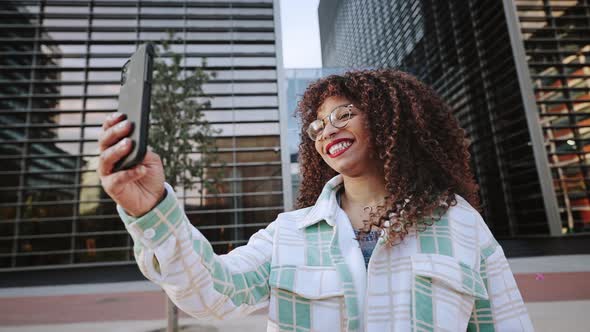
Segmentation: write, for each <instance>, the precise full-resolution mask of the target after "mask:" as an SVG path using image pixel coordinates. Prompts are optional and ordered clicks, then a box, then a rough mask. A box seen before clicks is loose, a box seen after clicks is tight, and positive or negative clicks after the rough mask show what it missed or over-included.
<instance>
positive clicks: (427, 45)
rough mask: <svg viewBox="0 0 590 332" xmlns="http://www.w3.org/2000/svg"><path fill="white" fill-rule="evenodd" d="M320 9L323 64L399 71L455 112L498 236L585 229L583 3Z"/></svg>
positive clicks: (587, 84) (348, 1) (587, 22)
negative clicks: (428, 88) (432, 90)
mask: <svg viewBox="0 0 590 332" xmlns="http://www.w3.org/2000/svg"><path fill="white" fill-rule="evenodd" d="M318 12H319V17H321V19H320V36H321V44H322V60H323V65H324V66H330V67H349V66H352V67H359V66H373V67H393V68H400V69H402V70H406V71H409V72H411V73H413V74H414V75H416V76H417V77H419V78H420V79H421V80H423V81H424V82H426V83H427V84H430V85H431V86H433V87H434V88H435V90H437V91H438V92H439V93H440V94H441V95H442V96H443V97H444V99H445V100H446V101H447V102H448V103H449V104H450V105H451V107H452V108H453V110H454V111H455V115H456V116H457V118H458V119H459V121H460V122H461V124H462V126H463V127H464V128H465V129H466V131H467V133H468V135H469V137H470V140H471V153H472V163H473V168H474V171H475V175H476V177H477V181H478V182H479V184H480V186H481V189H480V195H481V198H482V203H483V205H482V208H483V212H484V217H485V219H486V221H487V222H488V224H489V225H490V228H491V229H492V230H493V231H494V233H495V234H496V235H497V236H499V237H504V238H516V237H522V236H529V235H552V236H557V235H562V234H569V233H583V232H588V231H590V191H589V190H588V189H589V187H588V185H590V177H589V173H588V167H590V164H589V163H588V161H587V156H588V153H590V138H589V137H590V136H589V135H590V132H589V131H588V127H589V125H588V123H587V122H588V121H587V119H588V116H589V114H590V112H588V110H589V107H590V94H589V93H590V67H589V65H588V59H589V57H588V55H589V51H590V2H588V1H586V0H580V1H556V0H544V1H543V0H538V1H518V0H517V1H510V0H504V1H494V0H468V1H450V2H448V1H447V2H440V1H434V0H422V1H399V0H398V1H360V0H344V1H336V0H321V1H320V5H319V9H318ZM587 136H588V137H587Z"/></svg>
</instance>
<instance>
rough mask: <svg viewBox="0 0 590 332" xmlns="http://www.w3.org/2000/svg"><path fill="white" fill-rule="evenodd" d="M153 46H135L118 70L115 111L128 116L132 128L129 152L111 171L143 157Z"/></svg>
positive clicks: (147, 127)
mask: <svg viewBox="0 0 590 332" xmlns="http://www.w3.org/2000/svg"><path fill="white" fill-rule="evenodd" d="M153 61H154V47H153V46H152V45H151V44H150V43H146V44H143V45H141V46H139V47H138V48H137V50H136V51H135V53H133V55H132V56H131V58H129V60H127V62H126V63H125V65H124V66H123V69H122V70H121V90H120V92H119V107H118V111H119V112H120V113H123V114H125V115H126V116H127V120H129V121H130V122H131V123H132V125H133V128H132V130H131V132H130V133H129V135H128V137H129V138H131V142H132V146H133V147H132V150H131V152H130V153H129V154H128V155H127V156H125V157H124V158H123V159H121V160H120V161H119V162H117V163H116V164H115V166H114V169H113V171H115V172H116V171H120V170H124V169H129V168H131V167H133V166H135V165H137V164H139V163H140V162H141V161H142V160H143V158H144V157H145V153H146V151H147V144H148V129H149V121H150V98H151V93H152V67H153Z"/></svg>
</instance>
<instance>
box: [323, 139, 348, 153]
mask: <svg viewBox="0 0 590 332" xmlns="http://www.w3.org/2000/svg"><path fill="white" fill-rule="evenodd" d="M351 145H352V142H351V141H344V142H340V143H338V144H334V145H332V146H331V147H330V149H329V150H328V154H336V153H338V152H340V151H342V150H344V149H346V148H348V147H349V146H351Z"/></svg>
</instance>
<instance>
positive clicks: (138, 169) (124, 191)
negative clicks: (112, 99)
mask: <svg viewBox="0 0 590 332" xmlns="http://www.w3.org/2000/svg"><path fill="white" fill-rule="evenodd" d="M131 128H132V125H131V123H129V121H127V120H125V116H124V115H123V114H121V113H114V114H112V115H110V116H109V117H107V118H106V120H105V121H104V122H103V124H102V130H101V133H100V136H99V139H98V147H99V149H100V156H99V159H98V170H97V172H98V175H99V176H100V182H101V185H102V187H103V188H104V190H105V191H106V193H107V194H108V195H109V196H110V197H111V198H112V199H113V200H114V201H115V202H116V203H117V204H119V205H120V206H121V207H122V208H123V209H125V211H126V212H127V213H128V214H129V215H131V216H134V217H139V216H142V215H144V214H146V213H147V212H149V211H150V210H151V209H153V208H154V207H155V206H156V205H157V204H158V202H159V201H160V199H161V198H162V196H163V195H164V191H165V188H164V168H163V167H162V161H161V160H160V157H159V156H158V155H157V154H155V153H153V152H152V151H149V150H148V152H147V153H146V156H145V158H144V160H143V161H142V162H141V163H140V164H138V165H136V166H134V167H133V168H130V169H127V170H122V171H119V172H115V173H113V167H114V165H115V164H116V163H117V162H118V161H119V160H120V159H122V158H123V157H125V156H126V155H127V154H129V152H131V147H132V144H131V139H129V138H127V137H126V136H127V135H128V134H129V132H130V131H131Z"/></svg>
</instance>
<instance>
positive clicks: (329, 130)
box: [321, 119, 340, 139]
mask: <svg viewBox="0 0 590 332" xmlns="http://www.w3.org/2000/svg"><path fill="white" fill-rule="evenodd" d="M339 130H340V129H338V128H336V127H334V126H333V125H332V123H331V122H330V121H328V119H326V124H325V125H324V130H322V137H321V139H325V138H327V137H331V136H333V135H335V134H336V133H337V132H338V131H339Z"/></svg>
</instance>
